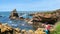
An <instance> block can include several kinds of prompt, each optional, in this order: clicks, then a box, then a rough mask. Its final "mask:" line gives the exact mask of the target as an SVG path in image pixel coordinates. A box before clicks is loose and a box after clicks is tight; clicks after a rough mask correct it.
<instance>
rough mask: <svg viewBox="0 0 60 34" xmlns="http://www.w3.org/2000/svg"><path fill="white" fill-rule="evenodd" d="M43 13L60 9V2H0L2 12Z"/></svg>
mask: <svg viewBox="0 0 60 34" xmlns="http://www.w3.org/2000/svg"><path fill="white" fill-rule="evenodd" d="M15 8H16V9H17V10H18V11H41V10H55V9H60V0H0V11H11V10H13V9H15Z"/></svg>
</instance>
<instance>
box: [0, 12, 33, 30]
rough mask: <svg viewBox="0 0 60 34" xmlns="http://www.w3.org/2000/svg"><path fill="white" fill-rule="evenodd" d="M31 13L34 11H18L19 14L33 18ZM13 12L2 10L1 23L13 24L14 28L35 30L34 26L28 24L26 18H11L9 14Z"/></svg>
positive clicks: (0, 14)
mask: <svg viewBox="0 0 60 34" xmlns="http://www.w3.org/2000/svg"><path fill="white" fill-rule="evenodd" d="M29 13H33V12H21V11H20V12H18V15H19V16H23V17H24V18H30V19H32V16H29V15H28V14H29ZM10 14H11V12H9V11H7V12H6V11H5V12H2V11H0V23H3V24H4V23H7V24H8V25H9V26H11V27H12V28H20V29H21V30H22V29H25V30H34V28H33V26H32V25H30V24H28V23H27V22H25V21H24V20H10V19H9V16H10Z"/></svg>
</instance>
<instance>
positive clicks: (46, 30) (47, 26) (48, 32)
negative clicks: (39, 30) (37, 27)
mask: <svg viewBox="0 0 60 34" xmlns="http://www.w3.org/2000/svg"><path fill="white" fill-rule="evenodd" d="M50 27H51V26H50V24H47V25H45V32H46V34H50Z"/></svg>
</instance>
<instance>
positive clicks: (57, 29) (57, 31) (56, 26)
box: [51, 21, 60, 34]
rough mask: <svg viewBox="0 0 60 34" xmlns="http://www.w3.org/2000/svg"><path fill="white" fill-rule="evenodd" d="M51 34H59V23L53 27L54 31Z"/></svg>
mask: <svg viewBox="0 0 60 34" xmlns="http://www.w3.org/2000/svg"><path fill="white" fill-rule="evenodd" d="M51 34H60V21H59V22H57V24H56V25H55V31H54V32H52V33H51Z"/></svg>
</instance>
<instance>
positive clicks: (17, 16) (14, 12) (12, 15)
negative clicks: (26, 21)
mask: <svg viewBox="0 0 60 34" xmlns="http://www.w3.org/2000/svg"><path fill="white" fill-rule="evenodd" d="M9 18H10V19H16V18H19V15H18V13H17V11H16V9H14V10H13V11H12V12H11V15H10V17H9Z"/></svg>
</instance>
